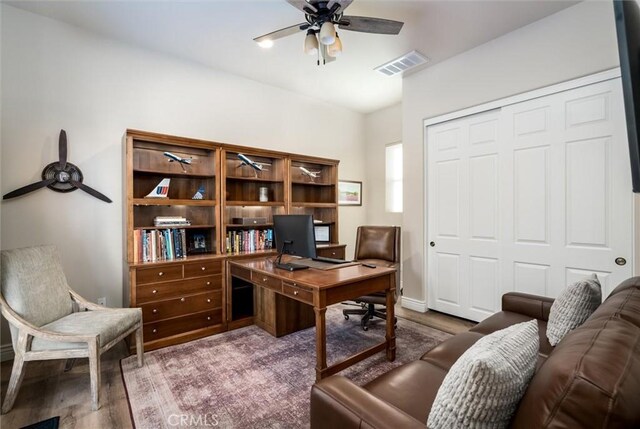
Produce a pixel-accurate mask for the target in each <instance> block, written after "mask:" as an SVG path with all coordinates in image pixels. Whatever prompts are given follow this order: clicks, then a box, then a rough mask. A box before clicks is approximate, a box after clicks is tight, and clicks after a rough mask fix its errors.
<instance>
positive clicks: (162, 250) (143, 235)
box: [133, 229, 187, 262]
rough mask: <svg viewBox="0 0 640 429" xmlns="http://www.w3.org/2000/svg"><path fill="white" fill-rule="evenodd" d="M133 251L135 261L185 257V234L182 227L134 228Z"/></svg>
mask: <svg viewBox="0 0 640 429" xmlns="http://www.w3.org/2000/svg"><path fill="white" fill-rule="evenodd" d="M133 251H134V256H135V260H136V262H155V261H164V260H171V259H176V258H186V256H187V235H186V233H185V230H184V229H136V230H134V231H133Z"/></svg>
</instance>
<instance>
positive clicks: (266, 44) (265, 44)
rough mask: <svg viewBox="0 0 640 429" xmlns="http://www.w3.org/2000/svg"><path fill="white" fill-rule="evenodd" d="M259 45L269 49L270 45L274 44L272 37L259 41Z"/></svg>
mask: <svg viewBox="0 0 640 429" xmlns="http://www.w3.org/2000/svg"><path fill="white" fill-rule="evenodd" d="M258 46H260V47H261V48H265V49H269V48H270V47H272V46H273V40H271V39H266V40H262V41H260V42H258Z"/></svg>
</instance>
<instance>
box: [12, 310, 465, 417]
mask: <svg viewBox="0 0 640 429" xmlns="http://www.w3.org/2000/svg"><path fill="white" fill-rule="evenodd" d="M396 313H397V315H398V317H402V318H406V319H410V320H413V321H415V322H418V323H422V324H424V325H427V326H430V327H433V328H436V329H439V330H442V331H445V332H450V333H458V332H462V331H466V330H468V329H469V328H470V327H471V326H473V325H474V323H473V322H469V321H466V320H462V319H458V318H455V317H451V316H447V315H445V314H442V313H436V312H432V311H429V312H427V313H418V312H416V311H411V310H407V309H404V308H400V306H397V307H396ZM127 355H128V352H127V350H126V347H125V345H124V343H120V344H118V345H116V346H115V347H114V348H112V349H111V350H109V351H108V352H107V353H105V354H104V355H103V356H102V361H101V372H102V386H101V390H100V398H101V401H100V403H101V407H100V409H99V410H98V411H91V394H90V390H89V364H88V360H87V359H78V360H77V361H76V364H75V366H74V367H73V369H72V370H71V371H69V372H66V373H65V372H64V365H65V361H63V360H58V361H42V362H29V363H27V367H26V373H25V377H24V381H23V382H22V387H21V388H20V392H19V393H18V398H17V399H16V402H15V405H14V407H13V409H12V410H11V411H10V412H9V413H8V414H5V415H2V416H0V427H1V428H2V429H17V428H21V427H23V426H26V425H29V424H33V423H36V422H39V421H41V420H45V419H48V418H51V417H55V416H60V428H61V429H110V428H114V429H129V428H132V427H133V425H132V423H131V417H130V414H129V404H128V402H127V397H126V393H125V389H124V384H123V381H122V375H121V372H120V359H122V358H124V357H126V356H127ZM11 365H12V362H11V361H9V362H3V363H2V364H1V365H0V381H1V392H2V398H3V399H4V395H5V393H6V390H7V384H8V383H9V377H10V375H11Z"/></svg>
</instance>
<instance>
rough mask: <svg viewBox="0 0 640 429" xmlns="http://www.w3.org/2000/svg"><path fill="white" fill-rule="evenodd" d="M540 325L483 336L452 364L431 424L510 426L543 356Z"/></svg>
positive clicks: (526, 324) (527, 324)
mask: <svg viewBox="0 0 640 429" xmlns="http://www.w3.org/2000/svg"><path fill="white" fill-rule="evenodd" d="M537 331H538V325H537V323H536V322H535V321H534V320H530V321H528V322H524V323H519V324H516V325H513V326H510V327H508V328H505V329H503V330H500V331H497V332H494V333H493V334H490V335H487V336H485V337H483V338H481V339H480V340H478V341H477V342H476V343H475V344H474V345H473V346H471V347H470V348H469V349H468V350H467V351H466V352H464V354H463V355H462V356H460V358H459V359H458V360H457V361H456V363H455V364H454V365H453V366H452V367H451V369H450V370H449V373H448V374H447V376H446V377H445V379H444V381H443V382H442V385H441V386H440V388H439V389H438V394H437V395H436V399H435V400H434V402H433V405H432V407H431V412H430V413H429V418H428V420H427V426H428V427H429V428H432V429H437V428H455V427H495V428H500V427H507V425H508V424H509V422H510V421H511V417H512V416H513V413H514V412H515V411H516V407H517V405H518V402H519V401H520V398H521V397H522V395H523V394H524V392H525V390H526V388H527V384H528V383H529V380H530V379H531V377H532V376H533V373H534V368H535V363H536V360H537V357H538V332H537Z"/></svg>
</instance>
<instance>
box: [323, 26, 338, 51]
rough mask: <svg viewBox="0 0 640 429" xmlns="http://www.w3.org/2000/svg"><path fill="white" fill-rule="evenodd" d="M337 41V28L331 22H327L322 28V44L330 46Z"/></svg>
mask: <svg viewBox="0 0 640 429" xmlns="http://www.w3.org/2000/svg"><path fill="white" fill-rule="evenodd" d="M335 41H336V27H335V26H334V25H333V23H332V22H331V21H325V23H324V24H322V27H320V42H321V43H322V44H323V45H326V46H330V45H333V43H334V42H335Z"/></svg>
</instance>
